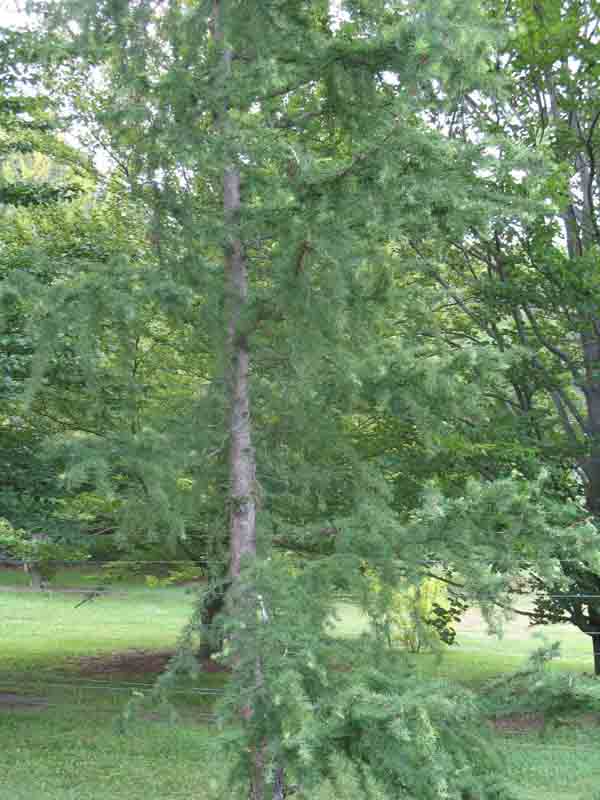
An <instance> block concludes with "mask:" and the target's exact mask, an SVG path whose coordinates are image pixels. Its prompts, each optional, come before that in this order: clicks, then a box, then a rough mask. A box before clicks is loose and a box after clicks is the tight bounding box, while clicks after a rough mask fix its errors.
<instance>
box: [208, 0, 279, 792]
mask: <svg viewBox="0 0 600 800" xmlns="http://www.w3.org/2000/svg"><path fill="white" fill-rule="evenodd" d="M222 12H223V8H222V3H221V0H213V18H212V33H213V36H214V38H215V41H216V42H218V43H219V44H221V45H223V38H224V37H223V19H222ZM232 57H233V53H232V51H231V49H230V48H229V47H227V46H226V45H225V46H224V47H223V64H222V67H223V70H222V78H223V81H224V88H225V90H226V88H227V81H228V80H229V76H230V74H231V61H232ZM224 95H225V96H227V91H225V92H224ZM216 122H217V125H218V127H219V128H220V129H221V132H222V134H223V136H224V137H227V135H228V133H229V131H228V109H227V102H225V104H224V107H223V109H222V111H221V112H219V113H218V114H217V117H216ZM237 155H238V154H237V153H236V152H235V147H234V148H232V152H231V163H230V164H229V165H228V166H227V167H226V168H225V170H224V173H223V214H224V221H225V235H226V244H225V273H226V284H227V285H226V292H227V304H226V308H227V314H228V318H227V356H228V358H229V364H228V370H227V372H228V392H229V414H230V416H229V505H230V511H229V537H230V539H229V551H230V562H229V578H230V580H231V583H232V584H233V585H234V586H235V585H236V584H237V585H238V589H240V590H241V591H240V590H239V591H238V592H237V597H238V601H239V600H240V599H241V602H246V601H248V602H253V595H254V594H255V593H254V592H252V591H251V589H250V587H248V588H247V589H244V588H242V587H239V584H240V579H241V573H242V565H243V561H244V559H245V558H255V557H256V492H255V482H256V477H255V476H256V464H255V456H254V448H253V446H252V422H251V417H250V386H249V376H250V348H249V342H248V336H247V334H246V333H245V332H244V331H243V330H241V326H240V322H241V320H242V319H243V317H244V312H245V309H246V307H247V305H248V261H247V258H246V254H245V251H244V244H243V242H242V239H241V236H240V213H241V207H242V201H241V175H240V169H239V167H238V166H237V165H236V164H235V162H236V161H237ZM234 667H235V665H234ZM261 684H262V665H261V659H260V655H258V654H257V658H256V685H255V687H254V688H255V689H258V688H259V687H260V686H261ZM252 714H253V709H252V706H251V705H250V706H249V707H248V708H246V709H245V710H244V712H243V716H244V717H247V718H248V717H251V716H252ZM266 782H267V781H266V772H265V749H264V747H263V746H262V745H257V746H255V749H254V754H253V769H252V775H251V778H250V798H251V800H264V798H265V789H266Z"/></svg>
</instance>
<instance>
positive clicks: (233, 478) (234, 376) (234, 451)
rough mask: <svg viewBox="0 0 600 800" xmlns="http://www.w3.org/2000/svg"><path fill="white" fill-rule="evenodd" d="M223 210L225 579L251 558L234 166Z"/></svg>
mask: <svg viewBox="0 0 600 800" xmlns="http://www.w3.org/2000/svg"><path fill="white" fill-rule="evenodd" d="M223 193H224V212H225V220H226V222H227V226H228V229H229V230H228V233H229V242H228V244H227V247H226V259H225V263H226V269H227V281H228V295H229V319H228V322H227V326H228V328H227V338H228V342H229V354H230V359H231V363H230V389H229V391H230V419H229V436H230V450H229V458H230V461H229V476H230V488H229V492H230V494H229V499H230V504H231V511H230V536H231V540H230V552H231V562H230V575H231V578H232V580H236V579H238V578H239V575H240V567H241V561H242V559H243V557H244V556H255V555H256V500H255V489H254V485H255V472H256V468H255V462H254V449H253V447H252V424H251V420H250V392H249V385H248V381H249V370H250V351H249V348H248V338H247V336H246V335H245V334H243V333H241V332H240V331H239V321H240V318H241V317H242V315H243V312H244V309H245V307H246V306H247V304H248V264H247V261H246V257H245V255H244V248H243V244H242V242H241V241H240V239H239V233H238V225H239V213H240V208H241V199H240V172H239V169H237V168H235V167H229V168H227V169H226V171H225V176H224V180H223Z"/></svg>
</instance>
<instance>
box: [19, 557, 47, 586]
mask: <svg viewBox="0 0 600 800" xmlns="http://www.w3.org/2000/svg"><path fill="white" fill-rule="evenodd" d="M23 569H24V570H25V572H26V573H27V575H28V576H29V585H30V586H31V588H32V589H33V591H34V592H41V591H42V589H43V588H44V578H43V576H42V572H41V570H40V568H39V567H38V565H37V564H36V563H35V562H34V561H30V562H27V563H25V564H24V565H23Z"/></svg>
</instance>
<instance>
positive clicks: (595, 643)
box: [590, 632, 600, 675]
mask: <svg viewBox="0 0 600 800" xmlns="http://www.w3.org/2000/svg"><path fill="white" fill-rule="evenodd" d="M590 636H591V637H592V647H593V648H594V674H595V675H600V632H598V633H592V634H590Z"/></svg>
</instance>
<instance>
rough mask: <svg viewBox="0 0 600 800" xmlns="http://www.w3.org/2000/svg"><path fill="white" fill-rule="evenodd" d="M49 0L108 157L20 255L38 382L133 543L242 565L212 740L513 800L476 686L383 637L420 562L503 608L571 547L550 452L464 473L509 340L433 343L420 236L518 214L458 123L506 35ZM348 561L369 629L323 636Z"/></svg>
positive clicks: (364, 17) (269, 764)
mask: <svg viewBox="0 0 600 800" xmlns="http://www.w3.org/2000/svg"><path fill="white" fill-rule="evenodd" d="M41 10H42V11H43V13H44V19H45V20H46V22H47V23H48V25H49V27H50V28H51V29H52V34H53V38H51V39H49V42H50V43H52V42H54V43H56V42H60V54H61V61H60V66H59V67H58V66H56V63H55V62H52V61H51V66H52V70H51V73H50V76H49V80H50V82H51V84H52V86H53V87H54V89H55V90H56V91H57V92H59V93H60V92H62V93H64V94H63V96H65V97H66V98H68V100H69V103H70V104H71V105H72V108H73V109H74V115H75V118H76V119H78V120H80V121H81V122H82V123H84V124H85V126H86V129H87V130H86V134H85V135H87V136H88V137H89V138H90V140H92V139H93V140H94V141H95V142H97V143H98V144H99V146H102V147H104V148H105V149H106V154H107V158H108V159H109V160H110V163H111V164H112V165H113V167H114V174H113V176H112V179H111V180H107V181H106V185H105V186H103V187H102V191H99V192H98V193H97V195H99V197H98V196H97V197H96V198H94V201H93V202H92V201H91V200H90V204H89V206H90V207H89V208H88V209H85V211H86V212H87V216H86V214H85V213H84V208H83V207H79V208H78V209H77V211H76V213H75V215H74V216H71V217H65V223H66V224H64V227H65V235H64V237H63V238H62V239H58V238H56V237H55V236H49V237H47V238H46V240H45V241H43V242H42V243H41V245H39V246H37V253H38V254H37V256H36V257H35V259H34V260H35V263H44V262H45V263H46V264H48V266H49V267H50V265H52V267H53V266H54V265H55V264H56V262H57V256H59V257H60V261H59V263H60V264H61V271H60V273H59V274H56V273H52V271H51V270H50V272H51V275H50V279H49V280H48V281H47V282H46V283H44V281H43V280H40V279H39V277H38V276H37V275H33V276H32V275H28V276H27V278H26V280H23V281H21V282H19V281H18V280H17V279H15V281H14V283H15V286H16V287H17V291H18V292H20V295H19V296H21V297H23V296H24V293H25V292H24V289H25V287H29V288H30V289H32V290H34V291H35V296H36V304H35V308H33V309H32V311H31V324H30V326H29V329H30V331H31V333H30V335H31V337H32V340H33V341H34V342H35V358H34V360H33V362H32V365H31V371H30V378H29V383H28V389H29V400H30V403H31V404H32V405H31V407H32V408H35V404H36V403H38V404H41V403H43V402H44V399H45V398H49V397H52V402H53V403H54V404H55V408H56V407H58V408H60V409H61V414H60V417H59V418H60V420H61V421H65V422H66V421H68V425H65V426H64V430H63V437H62V441H61V442H60V445H61V449H60V450H59V452H60V454H61V457H62V458H63V459H64V462H65V469H64V475H65V479H66V481H67V483H68V485H70V486H71V487H79V488H80V489H82V490H87V491H90V490H93V491H97V492H99V493H100V494H101V495H102V496H103V497H104V498H105V500H106V501H110V508H111V511H112V520H113V522H114V525H115V529H116V531H117V533H116V535H117V536H118V537H119V542H120V544H121V546H122V547H123V548H127V547H130V548H135V547H140V546H142V547H143V546H148V545H153V544H157V545H159V546H162V547H164V548H167V547H170V548H171V552H177V549H178V548H179V549H187V550H189V549H190V546H191V549H192V552H193V555H194V556H195V559H196V560H203V561H204V563H205V564H206V566H207V569H208V571H209V574H210V578H211V587H210V588H211V589H214V588H215V586H220V587H223V586H224V585H225V584H229V583H230V584H231V587H230V588H229V589H228V591H227V601H226V603H225V608H224V613H222V614H221V625H222V632H223V637H224V640H225V646H224V652H223V657H224V658H226V659H227V661H228V663H229V665H230V666H231V668H232V679H231V681H230V683H229V685H228V691H227V696H226V700H225V703H224V706H223V718H224V720H226V721H227V722H228V723H230V724H228V725H226V726H225V728H224V729H223V731H222V735H221V737H219V744H220V745H222V746H226V747H227V746H231V747H232V753H233V755H232V758H231V765H232V769H233V771H234V776H235V779H236V780H237V781H238V786H239V785H243V786H244V787H249V789H248V790H249V792H250V795H251V797H252V798H253V800H262V799H263V798H264V797H265V796H266V795H267V793H271V795H272V796H275V797H277V798H280V797H282V796H283V793H284V788H285V786H287V787H292V786H296V787H297V793H300V794H303V795H304V796H307V797H308V796H315V793H318V792H321V793H322V796H323V797H327V796H331V794H332V793H333V792H337V793H338V795H337V796H343V795H344V793H345V795H346V796H353V797H356V796H358V797H360V796H364V797H377V796H382V797H394V796H398V795H400V796H401V795H402V793H404V794H405V796H407V797H414V798H415V799H416V798H431V800H433V799H434V798H440V799H441V798H444V797H446V798H456V799H457V800H458V799H459V798H460V800H467V798H475V797H478V798H489V800H492V798H501V797H506V796H507V795H506V793H505V791H504V789H503V788H502V786H501V781H499V779H498V778H497V777H496V775H495V773H494V772H493V771H492V770H491V766H492V765H493V761H488V760H487V755H486V748H485V747H483V744H482V742H483V737H481V736H480V735H476V733H475V732H476V731H477V729H478V727H479V725H480V722H479V719H478V716H477V712H476V709H475V708H474V705H473V702H472V699H471V698H470V697H469V696H468V695H467V694H464V693H460V692H457V691H456V690H453V689H451V688H446V687H441V686H439V685H436V686H430V687H426V686H424V685H422V684H420V683H419V682H418V681H417V680H416V679H414V678H412V677H410V676H409V675H407V674H406V673H405V671H404V670H402V669H398V668H394V669H392V668H391V667H390V669H389V671H388V670H385V671H383V670H382V671H379V670H377V669H376V668H375V666H374V661H373V659H374V658H384V653H385V650H386V647H387V644H388V642H387V641H386V636H385V633H386V625H385V624H383V623H384V622H385V619H386V615H389V614H390V613H392V612H393V596H394V591H395V589H396V587H397V586H398V582H399V579H400V578H406V579H408V580H409V581H412V582H414V583H418V582H419V581H420V580H421V579H422V577H423V575H424V573H425V572H429V571H430V567H431V566H432V565H433V569H432V570H431V571H432V574H431V575H430V576H429V577H430V578H431V579H433V580H441V581H442V582H444V581H450V580H454V578H453V577H452V576H454V577H456V576H455V575H454V573H455V571H456V569H457V567H459V568H460V574H461V575H462V576H464V577H465V580H464V581H461V580H460V579H459V580H458V582H457V583H458V589H459V590H460V591H461V592H462V596H463V597H464V598H468V599H474V600H478V601H479V602H481V603H483V605H484V608H485V609H486V611H487V615H488V618H489V619H490V622H494V615H493V613H492V610H493V608H494V607H495V605H497V604H498V603H500V604H502V603H504V601H505V600H506V599H507V597H508V595H509V593H510V586H511V580H512V578H514V576H515V575H517V574H518V573H519V570H520V563H519V562H520V560H522V559H526V560H529V561H532V562H533V561H534V562H535V563H536V565H537V568H538V571H539V573H540V574H543V575H545V574H551V573H552V570H553V568H554V566H555V561H553V553H552V549H551V547H550V545H549V544H548V537H550V536H553V535H554V534H555V532H556V528H557V527H559V525H558V524H555V518H554V514H555V512H556V514H557V515H558V511H557V510H556V509H555V507H554V506H552V507H549V506H548V505H546V503H545V502H543V503H540V502H539V500H540V499H541V498H543V492H542V489H541V486H542V483H543V480H542V479H541V478H540V479H539V481H536V478H537V469H536V468H537V466H538V465H537V463H536V464H535V467H533V468H531V469H529V470H528V471H527V472H526V471H525V470H524V469H523V470H521V471H519V469H518V467H519V466H520V464H521V461H526V458H525V457H523V458H521V456H522V455H523V454H522V453H520V452H517V453H516V455H515V457H514V459H512V458H509V457H508V456H505V457H504V458H499V459H497V461H494V467H495V465H496V463H503V464H504V465H506V466H508V464H509V463H512V461H513V460H515V461H516V462H517V469H516V470H515V471H514V474H512V475H511V474H510V473H509V474H507V473H508V469H506V470H503V471H502V474H495V472H494V474H492V475H491V476H486V478H485V479H483V480H482V479H481V474H477V473H476V475H475V477H474V476H473V475H472V474H471V473H472V472H473V463H474V462H479V463H482V462H483V461H485V452H484V451H482V450H479V451H477V445H478V442H477V437H476V436H475V435H473V436H472V437H471V438H469V437H468V436H465V435H463V434H464V431H465V430H466V429H467V428H468V427H469V426H470V425H471V427H473V426H479V425H480V424H481V425H483V427H484V428H485V429H486V433H487V432H488V429H489V428H490V427H491V425H490V424H489V423H490V414H491V410H492V408H493V406H491V405H489V404H487V400H486V402H485V403H484V405H483V407H482V406H481V404H480V403H479V400H480V399H481V398H485V397H486V392H485V389H486V388H489V385H488V383H487V376H489V375H491V374H492V373H493V376H494V377H493V378H492V381H493V382H494V385H495V383H496V382H497V383H498V384H500V385H501V386H504V382H505V381H506V374H507V373H508V372H509V371H510V369H511V367H512V364H513V362H511V360H510V359H509V358H504V356H503V355H500V356H498V355H497V354H496V353H495V352H494V351H493V348H492V347H489V348H487V349H486V348H480V347H479V342H478V341H475V342H474V347H473V348H470V349H468V348H464V350H463V351H461V352H459V353H457V352H455V351H454V350H453V349H452V347H450V348H448V347H444V348H441V349H436V347H435V346H429V345H428V343H427V342H423V340H422V338H420V337H421V336H422V334H423V332H424V331H423V330H421V328H423V326H420V325H419V324H418V320H423V319H425V318H427V317H426V311H425V306H426V301H425V300H423V299H422V300H421V303H420V304H418V303H417V304H412V303H411V298H412V297H413V296H414V293H413V292H410V291H408V292H406V288H407V285H408V284H409V283H410V282H411V278H412V277H414V276H418V275H419V274H420V273H419V269H418V268H419V264H418V263H417V262H418V259H417V258H415V257H414V252H415V251H416V252H417V253H421V252H422V251H423V248H424V250H425V253H426V261H427V264H428V266H432V267H433V265H435V264H436V263H437V259H439V258H441V254H443V253H444V252H445V249H447V247H446V242H447V241H448V239H449V237H455V238H457V239H458V240H459V241H462V240H463V239H465V238H468V236H470V235H471V231H472V230H473V229H477V228H478V226H480V227H482V228H485V229H486V230H487V229H488V226H489V219H490V218H493V217H494V215H497V216H499V215H500V214H501V209H502V208H503V201H504V195H503V194H502V187H501V186H500V187H499V186H497V185H496V184H495V183H494V181H493V180H488V179H487V178H486V177H485V174H484V173H485V170H486V169H487V168H488V167H489V165H490V159H489V158H488V157H487V155H486V150H485V144H482V142H481V141H475V140H469V139H468V137H467V138H465V139H464V140H460V139H458V138H455V137H453V136H452V135H450V133H449V131H448V130H447V129H446V128H445V126H444V125H443V124H442V125H438V127H437V128H436V121H439V120H440V119H442V120H443V119H447V118H449V117H450V116H451V115H452V114H453V113H454V111H455V108H456V105H457V104H459V105H462V104H464V102H465V97H466V95H467V94H468V93H469V92H471V91H473V92H479V91H493V89H494V86H495V85H496V80H495V78H494V75H493V70H492V69H490V66H491V63H492V60H493V59H492V56H493V53H494V50H493V48H494V46H495V44H496V43H497V37H496V31H495V30H493V29H492V27H491V26H490V24H488V23H487V22H486V20H485V17H484V15H483V14H482V13H481V8H480V5H479V3H477V2H474V0H473V1H472V0H462V1H461V2H450V0H448V1H445V2H441V3H440V2H439V0H437V2H429V0H427V2H423V1H422V0H419V1H418V2H407V3H403V4H396V5H393V4H391V5H390V4H387V3H380V2H375V1H374V2H360V3H348V4H347V5H346V6H345V9H344V10H345V15H344V16H343V17H342V18H341V19H337V20H336V19H333V17H332V16H331V15H330V14H329V13H328V11H329V9H328V7H327V6H326V5H325V4H324V3H317V4H315V3H307V2H293V3H287V2H286V3H282V2H260V3H258V2H257V3H253V2H252V3H239V2H229V1H228V0H223V1H222V2H215V3H213V4H208V3H204V2H177V0H175V1H174V2H170V3H167V4H165V3H163V2H152V0H150V2H144V3H139V4H138V3H105V2H91V1H90V2H84V3H81V2H61V3H58V4H53V3H49V4H42V7H41ZM50 55H51V53H50ZM82 234H85V235H82ZM36 245H37V243H36ZM408 253H411V254H413V258H412V260H411V261H408V260H406V261H405V258H404V256H405V255H406V254H408ZM442 280H444V278H443V276H442ZM425 283H426V288H427V289H429V288H430V284H431V280H429V282H425ZM405 292H406V294H405ZM403 296H404V301H403V302H402V301H401V300H400V299H399V298H401V297H403ZM407 298H408V299H407ZM489 343H490V342H488V344H489ZM436 344H437V342H436ZM461 411H462V413H461ZM463 413H466V415H467V416H466V422H465V420H464V418H462V414H463ZM458 414H461V425H462V428H461V429H460V430H457V428H456V427H453V426H454V423H455V421H456V417H457V415H458ZM471 415H472V416H471ZM503 424H504V420H503ZM388 431H391V432H392V434H393V438H392V437H388V436H387V432H388ZM453 437H455V438H458V441H459V444H460V447H459V448H458V450H459V451H460V454H461V459H460V463H459V464H458V465H457V467H456V470H455V472H454V473H453V474H451V475H449V476H446V477H445V478H443V477H441V476H442V473H443V469H442V468H441V465H440V464H432V463H431V461H432V460H433V459H434V458H435V456H436V454H437V453H438V452H443V453H445V455H446V458H448V453H449V452H451V451H452V448H453ZM499 438H500V437H499V436H497V437H496V439H494V438H493V436H492V434H491V432H490V433H489V439H490V442H491V444H492V445H493V444H497V442H498V440H499ZM382 439H383V440H384V441H383V444H382ZM411 448H413V453H412V454H411V456H413V454H414V449H415V448H418V449H419V450H420V453H421V457H420V458H418V456H413V457H414V458H415V461H418V462H419V464H420V468H421V471H420V474H419V476H418V479H417V480H416V481H415V482H414V483H413V486H412V487H411V488H410V491H407V492H404V482H403V467H401V466H399V462H401V461H402V457H403V454H404V452H405V450H406V451H409V450H410V449H411ZM515 450H517V448H515ZM407 457H410V456H407ZM427 459H429V463H427ZM404 474H405V473H404ZM488 478H489V479H488ZM436 484H437V485H436ZM543 499H544V500H545V498H543ZM568 511H571V510H570V509H569V510H568ZM568 518H569V521H572V522H573V523H574V526H575V528H576V529H577V530H579V528H578V526H579V524H580V519H579V517H578V516H577V514H575V513H573V514H571V515H570V516H569V517H568ZM562 520H563V517H560V521H561V522H562ZM584 527H585V526H584ZM525 534H527V535H525ZM200 548H201V550H200ZM281 548H285V549H286V550H287V551H289V552H294V553H296V554H299V553H300V554H302V555H303V556H304V558H301V559H298V562H297V564H296V565H295V568H294V569H290V568H289V566H288V561H286V559H282V558H280V557H279V555H278V550H280V549H281ZM199 550H200V552H199ZM365 563H366V564H368V566H369V568H370V569H371V570H372V572H373V575H374V576H375V578H376V580H377V582H378V586H379V587H380V590H379V592H378V597H377V602H376V603H374V602H373V592H372V591H369V587H368V584H367V582H366V580H365V576H364V574H363V572H364V570H362V569H361V567H363V566H364V564H365ZM436 570H437V571H436ZM227 579H228V580H227ZM340 587H342V588H343V589H344V591H345V592H348V593H349V594H350V595H351V596H352V597H353V598H355V600H356V601H357V602H359V603H361V604H362V605H363V607H365V608H366V609H367V610H371V612H372V613H371V616H372V622H373V624H372V632H371V633H370V634H369V635H368V636H367V637H366V638H365V642H364V643H362V645H361V647H359V648H357V652H356V653H355V654H349V653H347V652H346V650H345V649H344V648H343V647H342V645H340V643H339V642H336V641H335V640H334V639H332V637H331V636H330V631H329V625H330V621H331V618H332V615H333V614H334V610H335V594H334V592H335V590H336V589H338V588H340ZM199 621H202V622H204V618H203V613H202V608H200V609H199V614H198V616H197V617H196V618H195V619H194V621H193V624H192V625H191V627H190V629H189V630H190V632H191V631H192V630H193V629H194V624H196V625H197V624H198V623H199ZM382 663H383V662H382ZM338 673H339V674H338ZM240 720H241V722H240ZM245 790H246V789H245V788H244V789H240V790H239V791H245ZM290 791H291V788H290ZM311 793H312V794H311ZM317 796H318V795H317Z"/></svg>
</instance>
